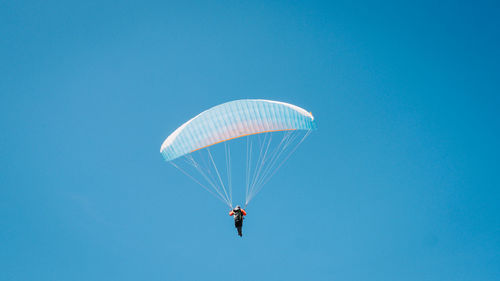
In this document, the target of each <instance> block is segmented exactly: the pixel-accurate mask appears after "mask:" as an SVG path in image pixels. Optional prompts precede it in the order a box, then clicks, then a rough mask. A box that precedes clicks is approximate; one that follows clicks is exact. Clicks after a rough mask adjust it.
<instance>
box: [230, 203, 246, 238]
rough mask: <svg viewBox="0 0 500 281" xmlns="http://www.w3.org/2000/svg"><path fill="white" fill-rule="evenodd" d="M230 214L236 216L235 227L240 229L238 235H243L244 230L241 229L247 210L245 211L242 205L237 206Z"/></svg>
mask: <svg viewBox="0 0 500 281" xmlns="http://www.w3.org/2000/svg"><path fill="white" fill-rule="evenodd" d="M229 215H230V216H233V217H234V227H236V229H237V230H238V235H239V236H240V237H241V236H243V232H242V231H241V229H242V228H243V219H244V217H243V216H246V215H247V212H245V210H244V209H242V208H241V207H240V206H236V207H235V208H234V209H232V210H231V211H230V212H229Z"/></svg>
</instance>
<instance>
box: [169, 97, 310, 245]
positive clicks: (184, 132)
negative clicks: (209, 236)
mask: <svg viewBox="0 0 500 281" xmlns="http://www.w3.org/2000/svg"><path fill="white" fill-rule="evenodd" d="M315 128H316V123H315V120H314V117H313V115H312V114H311V113H310V112H308V111H306V110H304V109H303V108H300V107H298V106H296V105H292V104H289V103H285V102H279V101H271V100H262V99H246V100H236V101H231V102H227V103H223V104H220V105H217V106H214V107H212V108H210V109H208V110H206V111H203V112H201V113H200V114H198V115H196V116H195V117H193V118H191V119H190V120H189V121H187V122H186V123H184V124H182V125H181V126H180V127H179V128H177V129H176V130H175V131H174V132H173V133H171V134H170V135H169V136H168V137H167V138H166V139H165V141H164V142H163V144H162V145H161V149H160V152H161V154H162V155H163V157H164V159H165V160H166V161H167V162H169V163H171V164H172V165H173V166H174V167H176V168H177V169H179V170H180V171H181V172H182V173H184V174H186V175H187V176H188V177H190V178H191V179H192V180H193V181H195V182H196V183H197V184H199V185H200V186H201V187H202V188H204V189H205V190H207V191H208V192H210V193H211V194H212V195H214V196H215V197H216V198H218V199H219V200H220V201H222V202H223V203H224V204H226V205H227V206H228V207H229V208H230V209H231V210H232V211H231V213H233V214H232V216H234V218H235V226H236V228H237V229H238V234H239V235H240V236H241V227H242V222H243V216H245V215H246V212H245V211H244V210H243V208H234V209H233V195H234V194H233V182H234V181H238V180H240V183H238V185H241V186H243V185H244V186H245V197H244V200H245V205H244V206H245V207H247V206H248V204H249V203H250V201H251V200H252V199H253V198H254V197H255V196H256V195H257V194H258V193H259V192H260V191H261V190H262V188H263V187H264V185H265V184H266V183H267V182H268V181H269V180H270V178H271V177H272V176H273V175H274V174H275V173H276V172H277V170H278V169H279V168H280V167H281V166H282V165H283V164H284V163H285V162H286V161H287V160H288V158H289V157H290V155H291V154H292V153H293V152H294V151H295V150H296V149H297V147H298V146H299V145H300V144H301V143H302V142H303V141H304V139H305V138H306V137H307V136H308V135H309V134H310V132H311V131H312V130H314V129H315ZM231 147H232V148H231ZM243 160H245V162H243ZM234 168H236V169H234ZM233 170H234V172H233ZM233 173H234V175H233ZM233 176H235V177H234V178H233ZM243 181H244V183H243ZM235 193H237V192H235ZM238 207H239V206H238ZM235 210H237V211H236V212H235ZM237 216H238V221H237V220H236V217H237ZM240 218H241V219H240Z"/></svg>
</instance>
